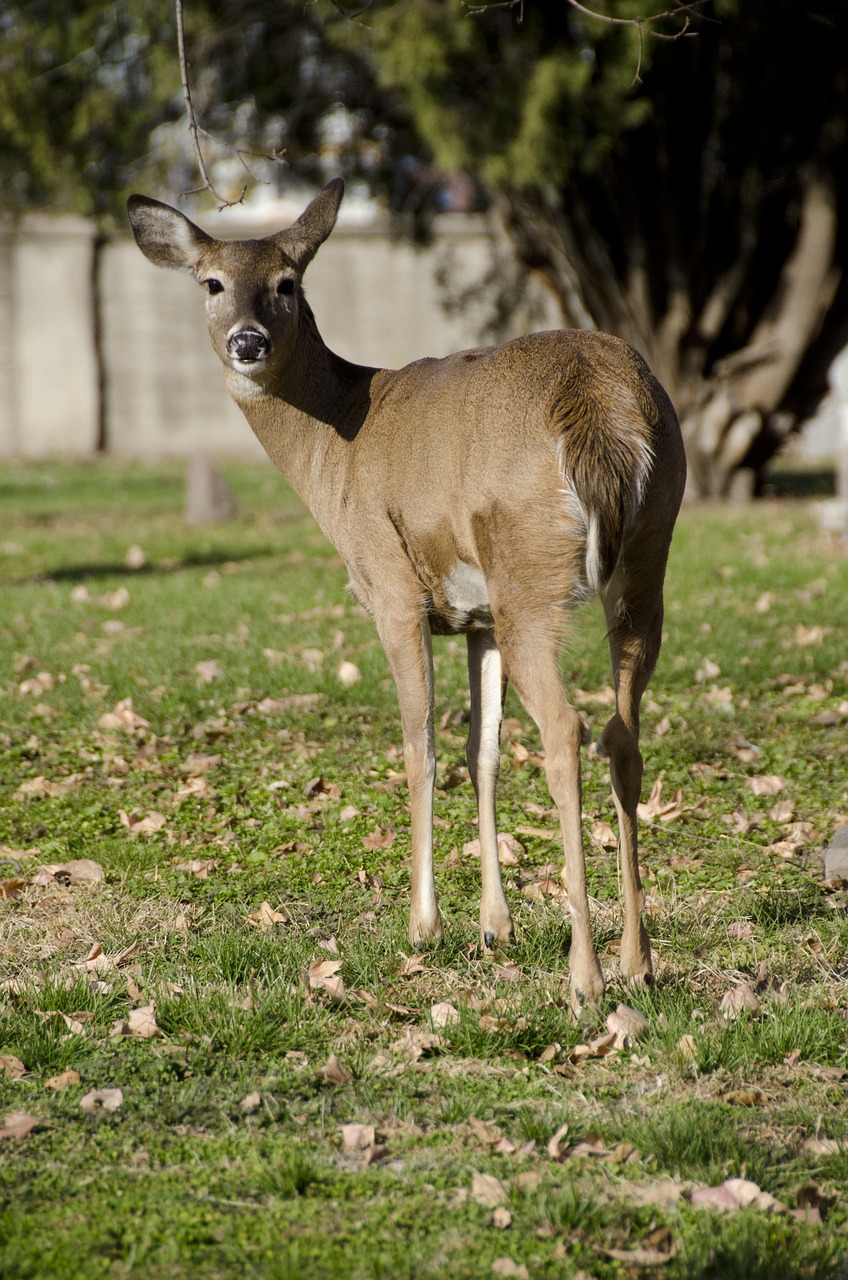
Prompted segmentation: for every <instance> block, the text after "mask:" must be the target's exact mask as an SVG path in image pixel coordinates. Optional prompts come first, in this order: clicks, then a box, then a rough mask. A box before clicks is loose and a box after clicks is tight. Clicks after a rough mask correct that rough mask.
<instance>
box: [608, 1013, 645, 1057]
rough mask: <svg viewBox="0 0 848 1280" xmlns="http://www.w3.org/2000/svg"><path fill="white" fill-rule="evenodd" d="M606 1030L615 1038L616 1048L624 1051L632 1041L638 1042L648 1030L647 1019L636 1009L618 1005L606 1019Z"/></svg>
mask: <svg viewBox="0 0 848 1280" xmlns="http://www.w3.org/2000/svg"><path fill="white" fill-rule="evenodd" d="M607 1030H608V1031H611V1032H612V1033H613V1035H614V1036H615V1043H616V1048H618V1049H624V1048H626V1047H627V1045H628V1043H629V1042H630V1041H632V1040H640V1039H641V1038H642V1036H643V1035H644V1034H645V1032H646V1031H647V1030H648V1019H647V1018H646V1017H645V1016H644V1014H641V1013H639V1012H638V1010H636V1009H631V1008H630V1007H629V1006H628V1005H626V1004H620V1005H619V1006H618V1007H617V1008H616V1009H615V1010H613V1012H612V1013H611V1014H610V1015H609V1017H608V1018H607Z"/></svg>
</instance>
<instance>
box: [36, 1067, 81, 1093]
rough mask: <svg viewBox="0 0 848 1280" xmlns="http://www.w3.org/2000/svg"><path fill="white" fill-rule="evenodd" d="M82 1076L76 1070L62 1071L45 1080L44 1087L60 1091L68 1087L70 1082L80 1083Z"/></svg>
mask: <svg viewBox="0 0 848 1280" xmlns="http://www.w3.org/2000/svg"><path fill="white" fill-rule="evenodd" d="M79 1082H80V1078H79V1075H78V1074H77V1072H76V1071H72V1070H70V1069H69V1070H68V1071H62V1072H60V1074H59V1075H58V1076H50V1078H49V1079H48V1080H45V1081H44V1084H43V1085H42V1088H44V1089H55V1090H56V1091H57V1092H59V1091H60V1090H61V1089H67V1087H68V1085H69V1084H79Z"/></svg>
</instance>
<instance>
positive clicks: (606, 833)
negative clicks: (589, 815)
mask: <svg viewBox="0 0 848 1280" xmlns="http://www.w3.org/2000/svg"><path fill="white" fill-rule="evenodd" d="M592 839H593V840H594V842H595V844H596V845H599V846H600V848H601V849H617V848H618V836H617V835H616V834H615V832H614V831H613V829H612V827H611V826H610V824H609V823H608V822H596V823H595V824H594V825H593V827H592Z"/></svg>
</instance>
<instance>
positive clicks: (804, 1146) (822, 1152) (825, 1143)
mask: <svg viewBox="0 0 848 1280" xmlns="http://www.w3.org/2000/svg"><path fill="white" fill-rule="evenodd" d="M0 1061H2V1059H0ZM799 1150H800V1151H808V1152H809V1153H810V1155H813V1156H836V1155H839V1154H840V1152H842V1151H845V1150H848V1147H846V1144H845V1143H843V1142H837V1141H836V1139H835V1138H820V1137H819V1136H818V1134H817V1135H816V1136H815V1138H805V1139H804V1141H803V1142H802V1143H801V1146H800V1148H799Z"/></svg>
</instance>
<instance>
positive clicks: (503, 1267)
mask: <svg viewBox="0 0 848 1280" xmlns="http://www.w3.org/2000/svg"><path fill="white" fill-rule="evenodd" d="M492 1270H493V1271H494V1273H495V1275H496V1276H504V1277H507V1278H509V1277H512V1278H513V1280H530V1272H529V1271H528V1270H527V1268H526V1267H525V1265H524V1263H523V1262H514V1261H513V1259H512V1258H495V1260H494V1262H493V1263H492Z"/></svg>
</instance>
